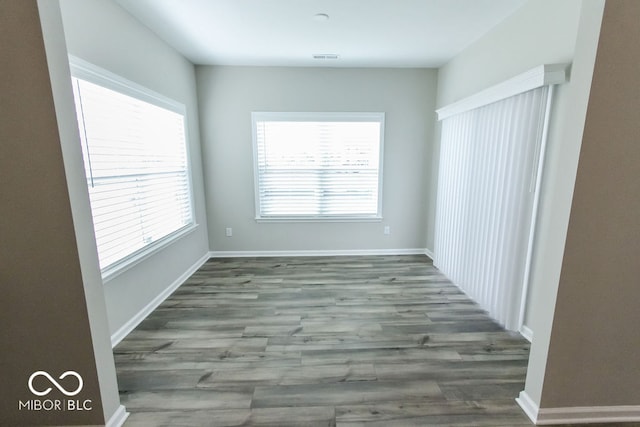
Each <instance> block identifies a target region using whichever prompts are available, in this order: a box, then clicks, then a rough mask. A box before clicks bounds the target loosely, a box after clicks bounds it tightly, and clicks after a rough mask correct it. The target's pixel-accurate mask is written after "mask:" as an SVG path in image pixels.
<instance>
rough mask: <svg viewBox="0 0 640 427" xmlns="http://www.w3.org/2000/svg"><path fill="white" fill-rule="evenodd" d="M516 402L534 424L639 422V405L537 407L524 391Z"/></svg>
mask: <svg viewBox="0 0 640 427" xmlns="http://www.w3.org/2000/svg"><path fill="white" fill-rule="evenodd" d="M516 402H518V405H520V407H521V408H522V410H523V411H524V412H525V413H526V414H527V416H528V417H529V418H530V419H531V421H533V423H534V424H536V425H552V424H592V423H630V422H640V405H620V406H574V407H567V408H539V407H538V405H537V404H536V403H535V402H534V401H533V400H532V399H531V398H530V397H529V395H527V393H526V392H524V391H522V392H520V396H518V398H516Z"/></svg>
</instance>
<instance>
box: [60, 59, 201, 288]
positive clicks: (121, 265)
mask: <svg viewBox="0 0 640 427" xmlns="http://www.w3.org/2000/svg"><path fill="white" fill-rule="evenodd" d="M69 68H70V71H71V77H72V78H78V79H81V80H85V81H87V82H90V83H93V84H95V85H98V86H102V87H104V88H106V89H109V90H112V91H115V92H118V93H120V94H123V95H126V96H130V97H132V98H136V99H138V100H140V101H143V102H146V103H148V104H152V105H155V106H157V107H160V108H163V109H166V110H169V111H172V112H174V113H177V114H180V115H181V116H182V118H183V124H184V145H185V147H184V148H185V164H186V177H187V185H188V187H189V188H188V192H187V194H188V196H189V208H190V209H189V212H190V216H191V221H190V222H189V223H188V224H185V225H184V226H182V227H180V228H178V229H177V230H174V231H173V232H171V233H169V234H167V235H166V236H163V237H161V238H159V239H157V240H155V241H153V242H151V243H149V244H147V245H145V246H143V247H142V248H140V249H138V250H136V251H134V252H132V253H130V254H129V255H126V256H124V257H123V258H121V259H120V260H118V261H115V262H113V263H111V264H109V265H108V266H106V267H105V268H102V267H101V268H100V272H101V275H102V281H103V283H107V282H108V281H110V280H112V279H113V278H115V277H117V276H118V275H120V274H122V273H123V272H125V271H127V270H129V269H130V268H132V267H134V266H135V265H137V264H139V263H140V262H142V261H144V260H146V259H148V258H150V257H151V256H153V255H155V254H157V253H158V252H160V251H161V250H163V249H164V248H166V247H168V246H169V245H171V244H173V243H174V242H176V241H177V240H179V239H181V238H182V237H184V236H186V235H188V234H190V233H192V232H193V231H194V230H195V229H196V228H198V223H197V219H196V212H195V198H194V193H193V177H192V169H193V168H192V163H191V153H190V137H189V125H188V123H189V120H188V116H187V109H186V106H185V105H184V104H182V103H180V102H178V101H175V100H173V99H171V98H168V97H166V96H164V95H161V94H159V93H157V92H154V91H153V90H151V89H148V88H146V87H144V86H142V85H140V84H138V83H135V82H133V81H130V80H128V79H126V78H124V77H121V76H119V75H117V74H114V73H112V72H110V71H108V70H105V69H103V68H101V67H98V66H96V65H94V64H92V63H90V62H87V61H85V60H83V59H80V58H78V57H75V56H73V55H69ZM74 98H75V97H74ZM82 157H83V163H84V162H85V161H86V160H85V158H84V153H83V154H82ZM84 170H85V169H84V168H83V171H84ZM85 179H86V177H85ZM87 192H88V188H87ZM90 209H92V208H91V207H90ZM91 222H92V226H93V210H92V219H91ZM94 235H95V230H94ZM96 248H97V246H96Z"/></svg>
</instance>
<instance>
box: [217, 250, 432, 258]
mask: <svg viewBox="0 0 640 427" xmlns="http://www.w3.org/2000/svg"><path fill="white" fill-rule="evenodd" d="M425 253H426V249H424V248H415V249H346V250H310V251H308V250H300V251H211V252H209V256H210V257H211V258H247V257H256V258H262V257H287V256H290V257H305V256H362V255H425Z"/></svg>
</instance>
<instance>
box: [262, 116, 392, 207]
mask: <svg viewBox="0 0 640 427" xmlns="http://www.w3.org/2000/svg"><path fill="white" fill-rule="evenodd" d="M383 118H384V116H383V114H381V113H376V114H347V113H345V114H339V115H338V114H295V113H253V129H254V156H255V169H256V171H255V173H256V210H257V212H256V216H257V218H262V219H268V218H376V217H379V216H380V197H379V196H380V191H379V185H380V179H381V161H380V155H381V145H382V130H383Z"/></svg>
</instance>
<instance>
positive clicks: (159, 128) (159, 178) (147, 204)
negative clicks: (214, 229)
mask: <svg viewBox="0 0 640 427" xmlns="http://www.w3.org/2000/svg"><path fill="white" fill-rule="evenodd" d="M73 88H74V94H75V100H76V110H77V111H76V112H77V116H78V123H79V128H80V136H81V142H82V151H83V155H84V163H85V171H86V177H87V184H88V187H89V197H90V201H91V211H92V215H93V222H94V228H95V235H96V242H97V246H98V257H99V260H100V267H101V269H102V271H103V276H104V274H105V271H107V270H109V269H111V268H113V267H115V266H118V265H120V264H121V263H123V262H126V261H127V260H129V259H130V257H132V256H134V255H136V254H138V253H139V252H140V251H142V250H145V249H146V248H148V247H150V246H151V245H153V244H155V243H157V242H159V241H161V240H162V239H164V238H166V237H167V236H169V235H171V234H172V233H174V232H176V231H177V230H180V229H182V228H183V227H185V226H187V225H189V224H192V223H193V217H192V209H191V196H190V194H191V192H190V184H189V175H188V169H187V154H186V138H185V129H184V115H183V114H181V113H178V112H176V111H171V110H168V109H166V108H162V107H160V106H157V105H154V104H151V103H149V102H146V101H143V100H141V99H138V98H135V97H132V96H129V95H125V94H123V93H120V92H117V91H114V90H111V89H109V88H106V87H102V86H100V85H97V84H94V83H92V82H89V81H86V80H82V79H80V78H75V77H74V78H73Z"/></svg>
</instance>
